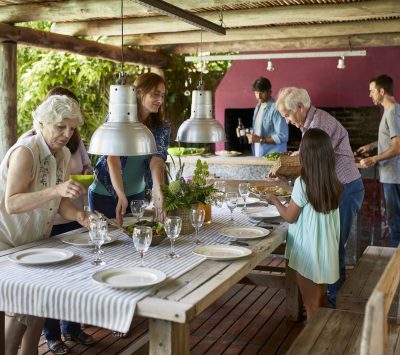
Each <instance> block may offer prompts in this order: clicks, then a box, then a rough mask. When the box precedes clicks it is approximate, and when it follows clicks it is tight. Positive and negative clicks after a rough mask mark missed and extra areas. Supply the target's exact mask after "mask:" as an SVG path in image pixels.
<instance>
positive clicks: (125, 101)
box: [88, 85, 157, 156]
mask: <svg viewBox="0 0 400 355" xmlns="http://www.w3.org/2000/svg"><path fill="white" fill-rule="evenodd" d="M108 114H109V120H108V122H105V123H103V124H102V125H101V126H100V127H99V128H97V129H96V131H95V132H94V133H93V135H92V138H91V139H90V144H89V149H88V152H89V153H91V154H97V155H116V156H122V155H125V156H131V155H148V154H152V153H155V152H157V147H156V142H155V140H154V137H153V134H152V133H151V131H150V130H149V129H148V128H147V127H146V126H145V125H144V124H142V123H140V122H139V121H138V119H137V104H136V92H135V87H134V86H130V85H111V87H110V101H109V112H108Z"/></svg>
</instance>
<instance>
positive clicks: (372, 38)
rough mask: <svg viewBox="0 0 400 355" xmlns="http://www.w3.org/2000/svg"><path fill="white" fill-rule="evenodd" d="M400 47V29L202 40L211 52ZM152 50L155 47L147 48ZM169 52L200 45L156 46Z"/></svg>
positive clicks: (183, 50) (189, 50)
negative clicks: (329, 35)
mask: <svg viewBox="0 0 400 355" xmlns="http://www.w3.org/2000/svg"><path fill="white" fill-rule="evenodd" d="M384 46H400V32H394V33H393V32H392V33H375V34H366V35H350V36H331V37H306V38H296V39H290V38H288V39H267V40H254V41H246V44H245V45H244V44H243V42H242V41H233V42H220V43H203V46H202V47H203V51H205V52H211V53H224V52H240V51H260V48H262V50H263V51H279V50H304V49H319V48H346V49H350V48H366V47H384ZM146 48H147V49H148V50H151V49H152V47H146ZM157 49H158V50H160V49H161V50H165V51H166V52H168V53H177V54H187V53H196V51H197V50H198V49H199V46H198V44H192V43H189V44H179V45H165V46H161V47H157Z"/></svg>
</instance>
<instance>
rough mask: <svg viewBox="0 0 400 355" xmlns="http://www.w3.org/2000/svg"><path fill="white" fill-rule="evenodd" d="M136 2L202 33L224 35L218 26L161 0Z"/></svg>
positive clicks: (223, 30)
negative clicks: (202, 31) (199, 29)
mask: <svg viewBox="0 0 400 355" xmlns="http://www.w3.org/2000/svg"><path fill="white" fill-rule="evenodd" d="M132 1H134V2H137V3H139V4H141V5H143V6H145V7H147V8H148V9H151V10H154V11H156V12H158V13H162V14H164V15H166V16H169V17H174V18H177V19H178V20H181V21H184V22H186V23H188V24H190V25H192V26H196V27H199V28H201V29H202V30H204V31H207V32H212V33H215V34H217V35H226V30H225V28H224V27H222V26H218V25H216V24H215V23H213V22H211V21H208V20H206V19H204V18H202V17H200V16H197V15H194V14H192V13H191V12H189V11H185V10H183V9H181V8H179V7H177V6H174V5H171V4H169V3H167V2H165V1H162V0H132Z"/></svg>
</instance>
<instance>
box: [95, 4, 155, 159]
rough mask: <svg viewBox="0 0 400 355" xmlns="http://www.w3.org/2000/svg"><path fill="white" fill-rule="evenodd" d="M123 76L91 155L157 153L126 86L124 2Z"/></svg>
mask: <svg viewBox="0 0 400 355" xmlns="http://www.w3.org/2000/svg"><path fill="white" fill-rule="evenodd" d="M121 32H122V35H121V72H120V75H119V79H118V81H117V84H116V85H111V87H110V100H109V104H108V107H109V109H108V120H107V122H104V123H103V124H102V125H101V126H100V127H98V128H97V129H96V130H95V132H94V133H93V135H92V137H91V139H90V144H89V149H88V152H89V153H90V154H97V155H115V156H122V155H124V156H133V155H148V154H153V153H156V152H157V147H156V142H155V140H154V136H153V134H152V133H151V131H150V130H149V129H148V128H147V127H146V126H145V125H144V124H142V123H140V122H139V120H138V117H137V104H136V90H135V87H134V86H132V85H126V84H125V82H126V74H125V72H124V49H123V48H124V46H123V44H124V16H123V0H121Z"/></svg>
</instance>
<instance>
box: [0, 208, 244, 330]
mask: <svg viewBox="0 0 400 355" xmlns="http://www.w3.org/2000/svg"><path fill="white" fill-rule="evenodd" d="M234 217H235V220H236V221H237V222H238V223H239V224H240V225H252V223H251V222H250V221H249V220H248V218H247V217H246V216H245V215H243V214H242V213H239V211H238V210H237V211H236V212H235V214H234ZM229 218H230V217H229V211H228V210H227V209H225V208H223V209H217V208H213V222H212V223H211V224H210V225H205V226H203V227H202V228H201V230H200V239H201V241H202V242H203V243H204V244H214V243H227V242H228V241H229V238H226V237H224V236H221V235H219V233H218V230H219V229H220V228H222V227H226V226H227V225H229V224H230V221H229ZM110 233H112V234H115V235H117V237H118V241H116V242H114V243H112V244H109V245H105V246H103V247H102V249H103V250H104V254H103V255H102V258H103V260H105V261H106V265H104V266H100V267H99V266H93V265H91V263H90V261H91V260H92V258H93V254H92V253H91V251H92V249H91V248H79V247H75V246H71V245H67V244H64V243H62V242H61V241H60V238H59V237H55V238H51V239H50V240H49V241H48V243H46V244H42V245H40V247H57V248H64V249H68V250H71V251H73V253H74V257H73V258H72V259H70V260H68V261H65V262H63V263H60V264H52V265H46V266H44V265H41V266H24V265H20V264H15V263H13V262H11V261H8V260H5V259H4V258H3V260H4V261H2V262H0V309H1V310H3V311H6V312H14V313H21V314H30V315H37V316H43V317H48V318H55V319H63V320H73V321H75V322H80V323H87V324H91V325H95V326H99V327H103V328H108V329H113V330H116V331H120V332H127V331H128V330H129V327H130V324H131V322H132V319H133V315H134V313H135V307H136V303H137V302H138V301H139V300H141V299H142V298H143V297H145V296H147V295H150V294H154V293H156V292H157V290H158V288H159V287H160V285H155V286H153V287H147V288H142V289H136V290H117V289H111V288H109V287H105V286H104V285H101V284H98V283H96V282H95V281H93V280H92V275H93V274H94V273H95V272H96V271H99V270H102V269H106V268H112V267H128V266H139V264H140V257H139V253H137V252H136V251H135V248H134V246H133V242H132V240H131V239H130V238H129V237H127V236H126V235H124V234H122V233H121V232H119V231H118V230H116V231H112V232H110ZM194 237H195V236H194V234H191V235H189V236H182V237H179V238H178V240H177V242H176V245H175V250H176V252H177V253H178V254H179V255H180V256H181V257H180V258H178V259H170V258H167V257H166V256H165V255H166V254H167V253H168V252H169V248H170V242H169V239H168V238H166V239H165V240H164V241H163V242H162V243H161V244H160V245H158V246H157V247H151V248H149V250H148V252H147V253H146V255H145V263H146V267H150V268H154V269H158V270H161V271H163V272H164V273H165V274H166V275H167V280H166V281H165V282H168V280H171V279H174V278H177V277H179V276H180V275H182V274H184V273H185V272H187V271H189V270H190V269H192V268H194V267H195V266H197V265H198V264H200V263H201V262H203V261H204V260H205V259H204V258H203V257H200V256H197V255H195V254H193V253H192V250H193V248H194V247H195V245H194V243H193V240H194ZM163 284H164V283H163ZM163 284H161V285H163Z"/></svg>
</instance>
